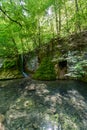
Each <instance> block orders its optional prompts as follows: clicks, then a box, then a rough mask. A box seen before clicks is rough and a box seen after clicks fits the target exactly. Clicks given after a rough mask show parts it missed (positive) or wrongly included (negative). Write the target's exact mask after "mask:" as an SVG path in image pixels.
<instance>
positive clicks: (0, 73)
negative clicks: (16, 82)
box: [0, 69, 23, 80]
mask: <svg viewBox="0 0 87 130" xmlns="http://www.w3.org/2000/svg"><path fill="white" fill-rule="evenodd" d="M22 77H23V75H22V74H21V72H20V71H19V70H17V69H7V70H3V69H1V70H0V80H2V79H15V78H22Z"/></svg>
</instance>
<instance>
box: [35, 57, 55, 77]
mask: <svg viewBox="0 0 87 130" xmlns="http://www.w3.org/2000/svg"><path fill="white" fill-rule="evenodd" d="M33 78H34V79H39V80H55V79H56V74H55V70H54V65H53V63H52V62H51V58H48V57H46V58H44V59H43V60H42V62H41V64H40V66H39V68H38V69H37V71H36V72H35V74H34V76H33Z"/></svg>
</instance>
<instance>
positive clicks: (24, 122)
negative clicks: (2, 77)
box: [0, 79, 87, 130]
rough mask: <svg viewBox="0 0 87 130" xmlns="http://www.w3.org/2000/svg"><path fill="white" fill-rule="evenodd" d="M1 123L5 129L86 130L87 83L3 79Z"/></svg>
mask: <svg viewBox="0 0 87 130" xmlns="http://www.w3.org/2000/svg"><path fill="white" fill-rule="evenodd" d="M2 118H3V119H2ZM0 122H1V123H2V125H3V126H4V128H5V130H87V83H83V82H80V81H72V80H70V81H67V80H61V81H34V80H30V79H17V80H8V81H0Z"/></svg>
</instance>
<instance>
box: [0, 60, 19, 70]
mask: <svg viewBox="0 0 87 130" xmlns="http://www.w3.org/2000/svg"><path fill="white" fill-rule="evenodd" d="M15 67H17V61H16V59H5V60H4V63H3V66H2V68H3V69H6V70H7V69H11V68H15Z"/></svg>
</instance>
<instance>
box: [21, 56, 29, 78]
mask: <svg viewBox="0 0 87 130" xmlns="http://www.w3.org/2000/svg"><path fill="white" fill-rule="evenodd" d="M21 62H22V63H21V65H22V67H21V72H22V74H23V76H24V77H25V78H27V77H28V75H27V74H26V73H25V72H24V67H23V63H24V58H23V54H21Z"/></svg>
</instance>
